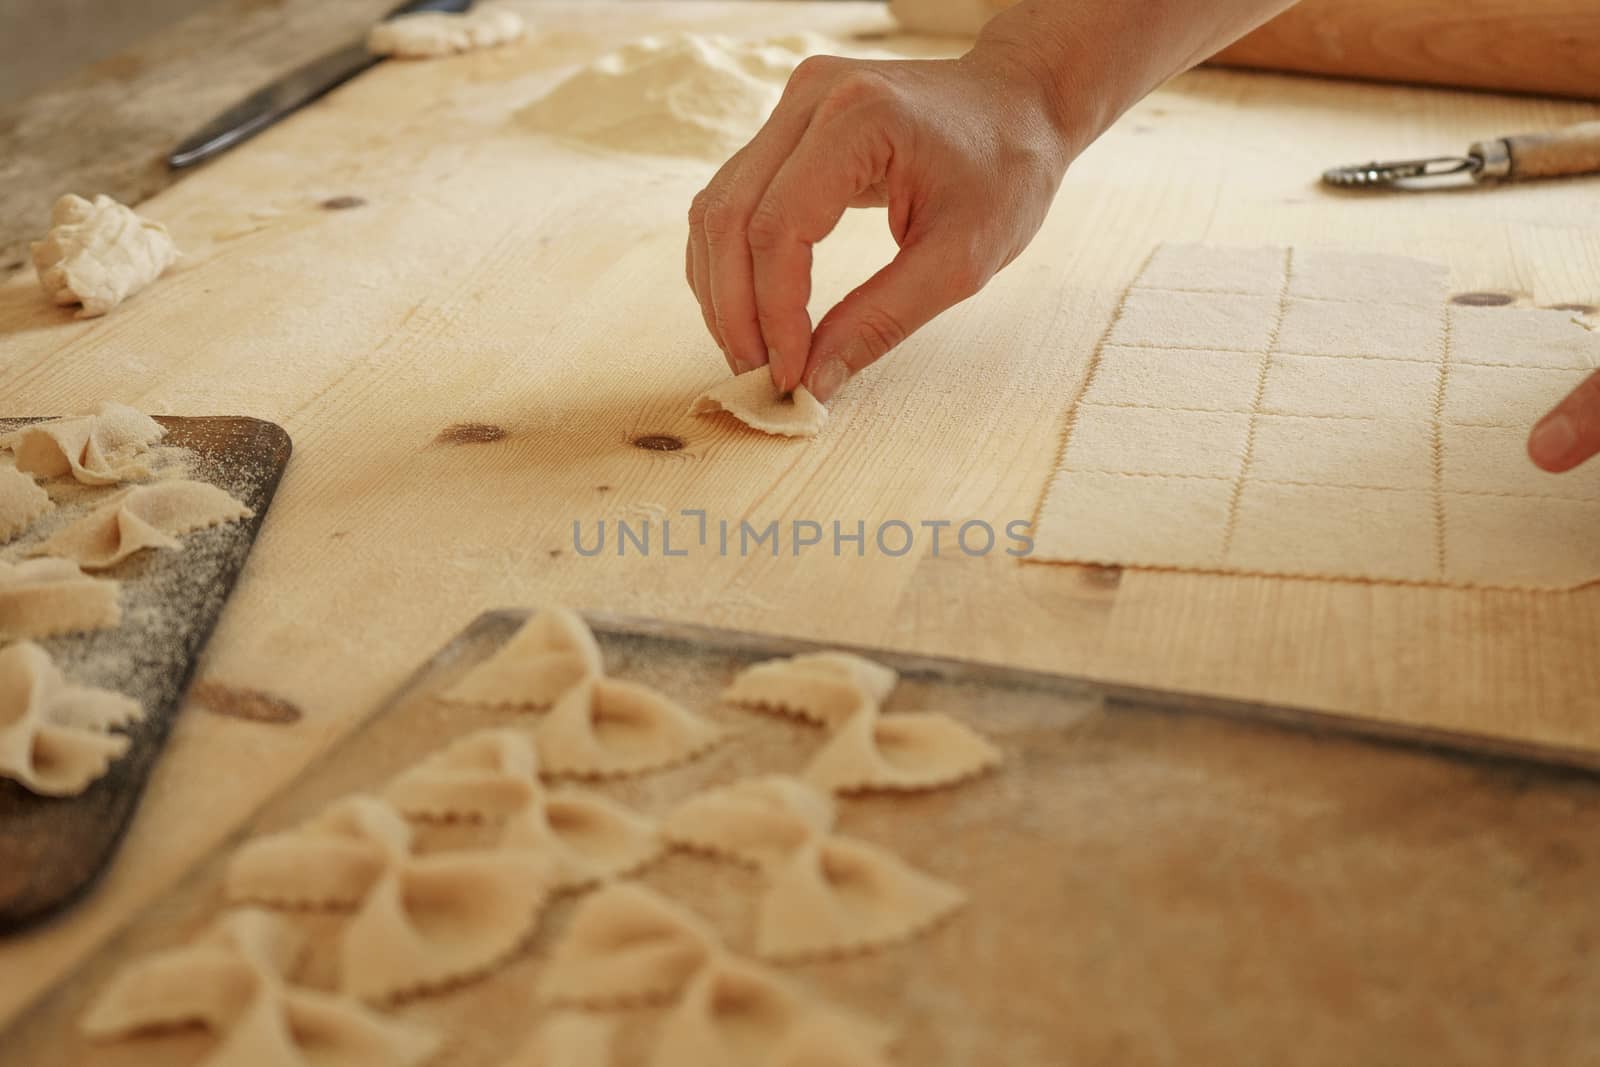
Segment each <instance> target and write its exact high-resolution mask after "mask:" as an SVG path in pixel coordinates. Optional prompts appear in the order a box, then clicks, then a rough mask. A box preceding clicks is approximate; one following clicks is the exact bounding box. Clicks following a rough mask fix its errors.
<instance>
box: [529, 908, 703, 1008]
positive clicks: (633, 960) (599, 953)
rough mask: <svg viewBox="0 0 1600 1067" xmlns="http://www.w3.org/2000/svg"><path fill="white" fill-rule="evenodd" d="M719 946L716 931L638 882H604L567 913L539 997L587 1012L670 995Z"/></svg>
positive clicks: (645, 1001) (680, 988)
mask: <svg viewBox="0 0 1600 1067" xmlns="http://www.w3.org/2000/svg"><path fill="white" fill-rule="evenodd" d="M717 951H719V946H718V942H717V938H716V935H715V933H713V931H712V930H711V928H710V927H709V926H707V925H706V924H705V923H704V922H703V921H702V920H701V919H700V918H699V917H698V916H696V915H694V914H693V913H692V912H690V911H688V910H687V909H685V908H682V907H679V906H678V905H677V904H674V903H673V902H672V901H670V900H668V899H667V898H666V897H664V896H662V895H661V894H659V893H657V892H656V891H655V890H653V889H648V888H646V887H644V886H642V885H637V884H632V883H626V882H622V883H617V884H615V885H609V886H606V887H604V888H603V889H600V890H597V891H596V892H594V893H593V894H591V895H590V896H589V897H587V898H586V899H585V900H584V902H583V904H582V905H581V906H580V907H579V908H578V911H577V912H576V913H575V914H574V915H573V917H572V924H571V926H570V927H568V929H567V933H566V936H565V938H563V939H562V941H561V943H560V944H559V945H557V946H556V949H555V952H554V954H553V955H552V956H551V959H550V963H549V965H548V966H547V967H546V968H545V972H544V978H543V981H542V983H541V985H540V996H541V998H542V999H543V1000H545V1001H546V1002H548V1003H551V1004H558V1005H579V1006H583V1007H587V1008H591V1009H592V1008H616V1007H624V1006H631V1005H637V1004H644V1003H653V1002H660V1001H663V1000H670V999H671V998H672V997H675V996H677V995H678V993H679V992H680V991H681V990H682V989H683V988H684V986H685V985H687V984H688V982H689V981H690V979H691V978H692V977H693V976H694V975H695V973H696V972H698V971H699V970H700V969H701V968H702V967H704V966H705V965H706V964H707V962H708V961H710V959H711V958H712V956H713V955H714V954H715V953H716V952H717Z"/></svg>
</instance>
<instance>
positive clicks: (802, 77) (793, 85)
mask: <svg viewBox="0 0 1600 1067" xmlns="http://www.w3.org/2000/svg"><path fill="white" fill-rule="evenodd" d="M842 62H844V61H843V60H841V59H839V58H838V57H837V56H807V57H806V58H805V59H802V60H801V61H800V64H799V65H798V66H796V67H795V68H794V73H792V74H790V75H789V83H788V85H787V87H786V88H785V93H786V94H787V93H800V92H805V91H808V90H810V89H814V88H816V87H817V86H818V85H821V84H823V83H825V82H827V81H828V80H829V79H831V78H832V77H833V75H834V74H835V73H836V72H837V71H838V69H839V64H840V63H842Z"/></svg>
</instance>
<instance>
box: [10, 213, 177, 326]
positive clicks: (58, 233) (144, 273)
mask: <svg viewBox="0 0 1600 1067" xmlns="http://www.w3.org/2000/svg"><path fill="white" fill-rule="evenodd" d="M177 259H178V246H177V245H175V244H173V242H172V238H171V236H169V235H168V233H167V228H166V227H165V226H163V225H161V224H160V223H159V222H154V221H152V220H150V219H146V218H142V217H140V216H139V215H137V214H135V213H134V211H133V209H131V208H129V207H127V206H126V205H124V204H119V203H117V202H116V201H115V200H113V199H111V198H110V197H109V196H97V197H95V198H94V201H93V202H92V203H91V202H90V201H88V200H85V199H84V198H83V197H81V196H73V195H72V194H70V193H69V194H67V195H66V196H63V197H62V198H61V199H59V200H57V201H56V203H55V207H53V208H51V210H50V232H49V233H48V234H46V235H45V238H44V240H42V241H35V242H34V244H33V269H34V270H35V271H36V272H37V273H38V275H39V285H40V287H41V288H43V289H44V292H45V295H46V296H48V297H49V298H50V299H51V300H53V301H55V302H56V303H57V304H81V305H83V307H82V309H81V310H80V311H79V312H78V318H80V319H88V318H93V317H94V316H96V315H104V314H105V313H106V312H108V311H110V310H111V309H112V308H114V307H116V306H117V305H118V304H120V303H122V302H123V301H124V300H126V299H128V297H130V296H132V295H133V294H134V293H136V292H138V291H139V290H140V289H143V288H144V287H145V286H147V285H149V284H150V283H151V282H153V281H155V280H156V279H157V278H159V277H161V274H162V272H163V271H165V270H166V269H167V268H168V267H170V266H172V264H173V263H175V262H177Z"/></svg>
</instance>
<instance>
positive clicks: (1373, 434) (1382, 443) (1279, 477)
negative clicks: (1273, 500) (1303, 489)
mask: <svg viewBox="0 0 1600 1067" xmlns="http://www.w3.org/2000/svg"><path fill="white" fill-rule="evenodd" d="M1246 477H1247V478H1249V479H1250V480H1251V481H1258V480H1259V481H1284V482H1315V483H1316V484H1318V485H1328V486H1353V487H1357V488H1368V489H1431V488H1433V426H1432V424H1431V423H1427V422H1422V421H1414V420H1406V419H1308V418H1301V417H1299V416H1296V415H1262V416H1259V417H1258V418H1257V419H1256V431H1255V445H1254V447H1253V448H1252V449H1251V452H1250V470H1249V472H1248V473H1247V475H1246Z"/></svg>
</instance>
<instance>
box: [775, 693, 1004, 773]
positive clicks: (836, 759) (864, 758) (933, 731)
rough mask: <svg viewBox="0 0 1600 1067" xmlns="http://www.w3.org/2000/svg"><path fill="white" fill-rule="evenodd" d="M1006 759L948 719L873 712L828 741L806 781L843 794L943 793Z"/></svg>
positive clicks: (864, 712)
mask: <svg viewBox="0 0 1600 1067" xmlns="http://www.w3.org/2000/svg"><path fill="white" fill-rule="evenodd" d="M1001 759H1002V756H1001V754H1000V750H999V749H998V748H995V747H994V745H992V744H990V743H989V742H988V741H987V740H985V739H984V738H983V737H982V736H980V735H979V734H978V733H976V732H975V731H974V730H972V729H971V728H970V727H968V726H967V725H966V724H964V723H960V722H957V721H956V720H955V719H952V718H950V717H949V716H948V715H941V714H939V713H937V712H929V711H897V712H894V713H892V714H889V715H880V714H878V712H877V711H876V709H874V708H870V707H869V708H866V709H863V710H862V711H860V712H858V713H857V714H856V715H855V717H853V718H852V719H851V720H850V721H849V722H847V723H845V724H844V726H842V727H841V728H840V729H839V732H838V733H836V734H834V735H833V737H832V738H830V739H829V740H828V743H827V744H826V745H824V746H823V747H822V749H821V751H819V752H818V753H817V754H816V756H814V757H813V758H812V760H811V765H810V766H809V767H807V768H806V770H805V778H806V780H807V781H808V782H810V783H811V784H812V785H815V786H817V787H818V788H821V789H828V790H832V791H833V792H840V793H852V792H861V791H866V790H889V791H911V790H919V789H939V788H942V787H944V786H950V785H955V784H956V783H957V782H962V781H965V780H967V779H968V778H973V777H975V776H977V775H979V774H982V773H983V772H985V771H988V770H992V769H993V768H995V767H998V766H999V765H1000V761H1001Z"/></svg>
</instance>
